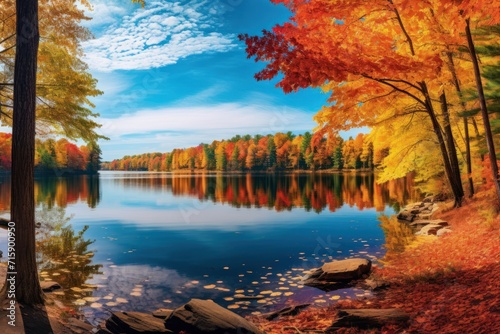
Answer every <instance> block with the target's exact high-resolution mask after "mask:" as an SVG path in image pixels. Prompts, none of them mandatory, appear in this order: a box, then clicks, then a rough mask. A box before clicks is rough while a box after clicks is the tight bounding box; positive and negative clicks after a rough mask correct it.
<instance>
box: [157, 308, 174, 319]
mask: <svg viewBox="0 0 500 334" xmlns="http://www.w3.org/2000/svg"><path fill="white" fill-rule="evenodd" d="M172 312H174V310H169V309H168V308H159V309H157V310H156V311H154V312H153V313H152V314H153V317H155V318H160V319H165V318H167V317H169V316H170V315H171V314H172Z"/></svg>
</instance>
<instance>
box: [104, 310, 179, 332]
mask: <svg viewBox="0 0 500 334" xmlns="http://www.w3.org/2000/svg"><path fill="white" fill-rule="evenodd" d="M106 328H107V329H108V330H109V331H110V332H111V333H114V334H123V333H126V334H158V333H173V332H172V331H170V330H168V329H166V328H165V325H164V323H163V320H162V319H159V318H156V317H154V316H152V315H151V314H148V313H141V312H113V313H111V317H110V318H109V319H108V320H107V321H106Z"/></svg>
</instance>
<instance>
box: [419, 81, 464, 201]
mask: <svg viewBox="0 0 500 334" xmlns="http://www.w3.org/2000/svg"><path fill="white" fill-rule="evenodd" d="M420 87H421V88H422V92H423V94H424V96H425V105H426V109H427V112H428V114H429V116H430V118H431V122H432V127H433V130H434V133H435V134H436V137H437V139H438V143H439V148H440V150H441V156H442V158H443V164H444V170H445V173H446V177H447V178H448V182H449V183H450V187H451V191H452V192H453V198H454V199H455V207H459V206H460V205H461V204H462V197H463V190H462V191H461V190H460V189H461V188H462V182H461V180H460V179H458V180H457V179H456V173H454V172H453V170H452V168H451V163H450V158H449V156H450V155H449V154H448V150H447V149H446V144H445V142H444V138H443V133H442V132H441V126H440V125H439V121H438V119H437V117H436V113H435V112H434V108H433V107H432V101H431V98H430V96H429V91H428V89H427V85H426V84H425V82H422V83H420Z"/></svg>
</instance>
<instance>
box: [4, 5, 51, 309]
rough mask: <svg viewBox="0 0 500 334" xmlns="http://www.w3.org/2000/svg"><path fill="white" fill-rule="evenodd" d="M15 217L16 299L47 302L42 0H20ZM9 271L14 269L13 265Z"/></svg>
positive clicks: (28, 302)
mask: <svg viewBox="0 0 500 334" xmlns="http://www.w3.org/2000/svg"><path fill="white" fill-rule="evenodd" d="M16 20H17V21H16V34H17V40H16V58H15V69H14V113H13V122H12V195H11V196H12V199H11V220H12V221H13V222H14V223H15V226H16V245H15V246H16V247H15V251H16V253H15V254H16V255H15V271H17V275H16V284H15V286H16V299H17V301H18V302H20V303H22V304H25V305H35V304H43V293H42V289H41V288H40V282H39V280H38V272H37V266H36V252H35V196H34V180H33V178H34V175H33V174H34V163H35V160H34V159H35V107H36V71H37V53H38V41H39V32H38V0H17V1H16ZM9 271H11V270H10V268H9Z"/></svg>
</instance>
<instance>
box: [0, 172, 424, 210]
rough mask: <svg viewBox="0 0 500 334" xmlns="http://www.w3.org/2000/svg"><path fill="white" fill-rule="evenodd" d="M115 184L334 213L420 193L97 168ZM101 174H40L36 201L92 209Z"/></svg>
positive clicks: (320, 180)
mask: <svg viewBox="0 0 500 334" xmlns="http://www.w3.org/2000/svg"><path fill="white" fill-rule="evenodd" d="M101 178H102V179H107V178H112V179H113V182H114V183H115V184H116V185H117V186H122V187H123V188H128V189H130V188H134V189H137V190H145V191H155V190H156V191H167V192H169V193H172V194H173V195H174V196H190V197H193V198H197V199H199V200H200V201H211V202H214V203H215V202H216V203H223V204H230V205H231V206H234V207H238V208H239V207H247V208H250V207H254V208H263V207H264V208H272V209H275V210H276V211H284V210H291V209H292V208H296V207H302V208H304V209H305V210H307V211H310V210H312V211H315V212H318V213H319V212H321V211H323V210H326V209H328V210H329V211H331V212H334V211H336V210H337V209H339V208H340V207H342V206H343V205H344V204H348V205H349V206H350V207H356V208H357V209H359V210H363V209H365V208H375V209H376V210H377V212H381V211H383V210H384V209H385V206H386V205H387V204H389V205H391V206H392V207H394V209H395V210H396V211H398V210H399V205H401V204H402V203H406V202H408V201H409V200H410V199H412V198H414V197H416V196H418V195H417V194H415V190H413V189H414V182H413V178H412V177H411V176H409V177H407V178H401V179H398V180H393V181H390V182H387V183H384V184H378V183H376V182H375V176H374V175H373V174H371V173H370V174H326V173H325V174H321V173H316V174H311V173H308V174H298V173H294V174H281V175H275V174H255V173H252V174H250V173H247V174H221V173H218V174H216V173H201V174H184V175H183V174H167V173H116V172H101ZM100 182H102V181H101V180H100V179H99V176H97V175H93V176H88V175H81V176H71V177H59V178H57V177H44V178H38V179H36V180H35V199H36V203H37V205H40V204H42V203H45V204H46V205H47V206H48V208H52V207H53V206H54V205H56V206H59V207H63V208H64V207H66V206H67V205H68V204H74V203H78V202H86V203H87V205H88V206H89V207H90V208H95V207H97V205H98V204H99V202H100V199H101V194H100ZM9 209H10V179H9V178H5V177H4V178H2V179H0V212H2V211H4V212H6V211H8V210H9Z"/></svg>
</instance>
